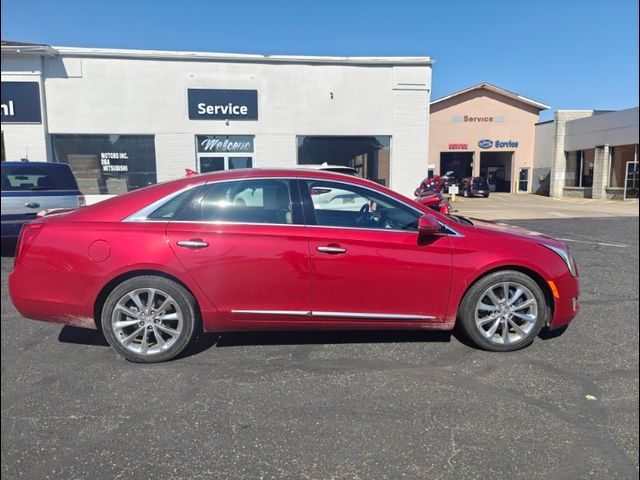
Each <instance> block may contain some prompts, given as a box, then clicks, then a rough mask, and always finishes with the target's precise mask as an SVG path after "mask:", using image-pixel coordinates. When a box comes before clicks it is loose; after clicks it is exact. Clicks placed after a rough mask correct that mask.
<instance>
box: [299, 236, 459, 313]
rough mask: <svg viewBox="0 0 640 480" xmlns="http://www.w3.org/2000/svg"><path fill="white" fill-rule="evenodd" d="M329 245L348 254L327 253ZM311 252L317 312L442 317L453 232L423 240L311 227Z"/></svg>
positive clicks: (314, 307)
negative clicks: (325, 250)
mask: <svg viewBox="0 0 640 480" xmlns="http://www.w3.org/2000/svg"><path fill="white" fill-rule="evenodd" d="M325 247H332V248H334V249H338V250H344V253H331V252H329V253H327V252H324V251H322V250H323V249H324V248H325ZM309 251H310V255H311V272H312V293H311V310H312V311H313V312H314V315H315V314H316V312H345V313H347V312H350V313H366V314H385V315H407V316H409V315H420V316H425V317H435V318H434V319H433V320H434V321H443V317H444V314H445V311H446V307H447V303H448V299H449V287H450V283H451V267H452V258H451V242H450V238H449V237H448V236H435V237H432V238H431V239H427V240H426V241H425V242H420V244H419V242H418V234H417V233H413V232H407V233H404V232H386V231H383V230H381V231H373V230H358V229H340V228H324V227H310V228H309ZM336 319H339V318H338V316H336ZM362 319H363V320H366V318H362ZM368 320H369V321H370V320H371V318H369V319H368ZM379 320H383V318H380V319H379ZM420 320H427V319H420Z"/></svg>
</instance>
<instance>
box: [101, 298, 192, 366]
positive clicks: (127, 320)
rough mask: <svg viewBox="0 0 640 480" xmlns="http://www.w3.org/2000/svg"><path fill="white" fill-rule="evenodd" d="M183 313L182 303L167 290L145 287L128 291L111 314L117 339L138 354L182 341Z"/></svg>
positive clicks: (145, 353) (168, 346) (155, 350)
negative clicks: (179, 303)
mask: <svg viewBox="0 0 640 480" xmlns="http://www.w3.org/2000/svg"><path fill="white" fill-rule="evenodd" d="M182 326H183V315H182V311H181V310H180V306H179V305H178V303H177V302H176V301H175V300H174V299H173V298H172V297H171V296H170V295H169V294H167V293H165V292H163V291H162V290H157V289H154V288H141V289H136V290H132V291H130V292H127V293H125V294H124V295H123V296H122V297H121V298H120V299H119V300H118V302H117V303H116V306H115V308H114V309H113V313H112V314H111V329H112V331H113V333H114V335H115V337H116V339H117V340H118V341H119V342H120V343H121V344H122V345H123V346H124V347H125V348H126V349H127V350H130V351H131V352H133V353H137V354H138V355H153V354H157V353H160V352H164V351H165V350H168V349H169V348H171V346H172V345H173V344H174V343H175V342H176V341H177V340H178V338H179V337H180V333H181V332H182Z"/></svg>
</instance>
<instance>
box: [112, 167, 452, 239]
mask: <svg viewBox="0 0 640 480" xmlns="http://www.w3.org/2000/svg"><path fill="white" fill-rule="evenodd" d="M248 179H249V180H257V179H260V180H286V181H288V182H290V190H289V191H290V193H291V204H292V215H293V223H248V222H228V221H204V220H200V221H196V220H174V219H171V220H156V219H148V218H147V217H148V215H149V214H150V213H152V212H154V211H156V210H157V209H159V208H160V207H162V206H163V205H164V204H165V203H166V202H168V201H170V200H172V199H173V198H175V197H177V196H178V195H180V194H181V193H183V192H185V191H186V190H189V189H194V192H196V191H198V190H200V189H201V188H203V187H206V186H207V185H211V184H215V183H220V182H236V181H244V180H247V178H229V179H220V180H212V181H208V182H202V183H198V184H195V185H189V186H187V187H185V188H181V189H180V190H177V191H175V192H173V193H171V194H169V195H167V196H165V197H163V198H160V199H158V200H156V201H155V202H153V203H151V204H149V205H147V206H146V207H144V208H142V209H140V210H138V211H136V212H134V213H132V214H131V215H129V216H128V217H126V218H124V219H123V220H122V222H156V223H157V222H163V223H167V222H172V223H198V224H212V225H227V224H230V225H263V226H264V225H267V226H268V225H271V226H285V227H303V228H308V227H310V228H331V229H350V230H357V231H361V232H363V231H372V232H387V233H404V234H413V235H418V234H419V232H412V231H409V230H394V229H386V228H357V227H332V226H325V225H314V224H310V223H308V222H307V218H308V215H309V214H308V212H307V209H308V208H311V209H314V207H313V200H311V195H309V194H307V195H306V196H303V195H302V191H303V188H302V187H303V186H305V188H306V185H304V183H303V182H305V181H307V180H312V181H314V180H315V181H321V180H325V179H324V178H313V177H311V176H293V177H289V176H282V177H280V176H274V177H250V178H248ZM330 181H332V182H335V183H342V184H344V185H356V186H358V187H361V188H363V189H366V190H370V191H372V192H374V193H377V194H379V195H382V196H384V197H387V198H389V199H390V200H392V201H396V202H399V203H401V204H402V205H404V206H405V207H407V208H408V209H410V210H413V211H414V212H416V214H417V215H418V216H419V217H420V216H422V215H425V214H427V212H423V211H422V210H420V209H419V208H417V207H415V206H413V205H411V204H408V203H406V202H403V201H402V200H398V199H397V198H394V197H392V196H391V195H388V194H386V193H384V192H380V191H379V190H377V189H374V188H371V187H368V186H366V185H360V184H354V183H349V182H346V181H343V180H340V179H336V180H330ZM294 212H296V213H294ZM314 217H315V212H314ZM297 220H301V223H300V222H298V221H297ZM438 222H439V223H440V225H441V226H442V232H441V234H442V235H443V236H448V237H459V238H463V237H464V235H463V234H462V233H460V232H459V231H458V230H456V229H455V228H454V227H452V226H451V225H449V224H448V223H445V222H442V221H440V220H438Z"/></svg>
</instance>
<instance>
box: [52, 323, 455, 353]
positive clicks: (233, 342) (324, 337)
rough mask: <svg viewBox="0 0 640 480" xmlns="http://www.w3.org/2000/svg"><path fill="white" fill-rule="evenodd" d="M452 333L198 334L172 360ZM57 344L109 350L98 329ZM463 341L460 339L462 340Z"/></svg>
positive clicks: (431, 338)
mask: <svg viewBox="0 0 640 480" xmlns="http://www.w3.org/2000/svg"><path fill="white" fill-rule="evenodd" d="M451 336H452V332H443V331H438V330H430V331H415V330H402V331H396V330H387V331H379V330H368V331H351V330H348V331H341V330H340V331H335V330H331V331H277V332H228V333H220V334H218V333H201V334H199V335H198V336H197V337H196V338H195V339H194V341H193V342H191V343H190V344H189V345H188V346H187V348H185V349H184V350H183V351H182V352H181V353H180V354H179V355H177V356H176V357H175V359H176V360H177V359H180V358H187V357H190V356H193V355H197V354H199V353H202V352H204V351H206V350H208V349H210V348H211V347H214V346H215V347H221V348H225V347H243V346H260V345H263V346H268V345H322V344H348V343H429V342H450V341H451ZM58 341H59V342H62V343H74V344H79V345H92V346H98V347H108V346H109V344H108V343H107V341H106V339H105V338H104V335H103V334H102V332H101V331H100V330H91V329H88V328H79V327H71V326H68V325H65V326H64V327H62V330H60V333H59V334H58ZM461 341H462V340H461Z"/></svg>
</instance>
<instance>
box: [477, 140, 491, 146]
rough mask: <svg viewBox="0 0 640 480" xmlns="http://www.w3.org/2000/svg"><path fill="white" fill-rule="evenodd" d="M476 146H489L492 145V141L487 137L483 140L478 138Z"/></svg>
mask: <svg viewBox="0 0 640 480" xmlns="http://www.w3.org/2000/svg"><path fill="white" fill-rule="evenodd" d="M478 146H479V147H480V148H491V147H493V141H491V140H489V139H488V138H485V139H484V140H480V141H479V142H478Z"/></svg>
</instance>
